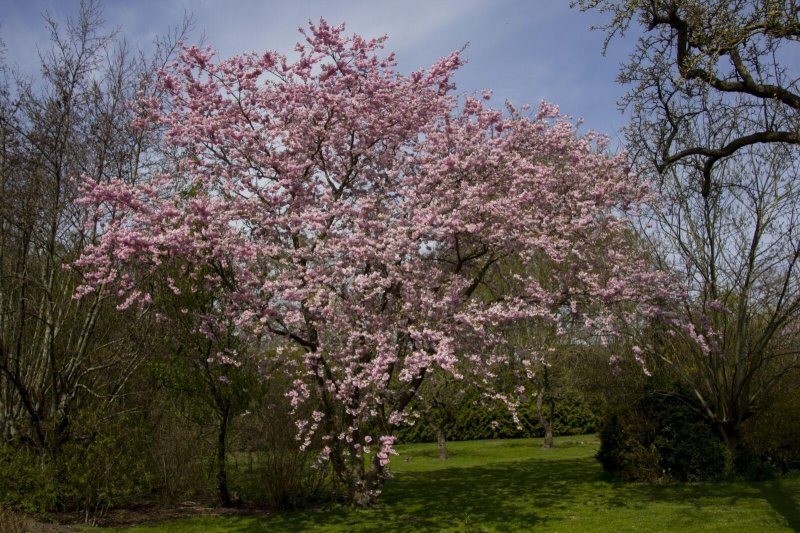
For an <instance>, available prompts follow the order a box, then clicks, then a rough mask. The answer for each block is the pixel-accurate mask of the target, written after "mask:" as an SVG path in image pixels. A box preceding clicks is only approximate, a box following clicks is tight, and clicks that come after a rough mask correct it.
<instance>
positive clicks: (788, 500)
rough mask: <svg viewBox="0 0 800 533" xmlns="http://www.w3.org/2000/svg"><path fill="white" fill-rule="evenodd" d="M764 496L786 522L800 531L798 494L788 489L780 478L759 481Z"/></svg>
mask: <svg viewBox="0 0 800 533" xmlns="http://www.w3.org/2000/svg"><path fill="white" fill-rule="evenodd" d="M759 489H760V492H761V495H762V497H763V498H764V499H765V500H766V501H767V502H768V503H769V504H770V506H771V507H772V508H773V509H774V510H775V512H776V513H778V514H779V515H781V516H782V517H783V518H785V519H786V523H787V524H788V525H789V527H790V528H792V529H793V530H795V531H800V507H799V506H798V505H797V496H798V495H797V494H793V493H791V492H789V491H787V490H786V488H785V487H783V485H782V484H781V483H780V481H779V480H772V481H770V482H765V483H759Z"/></svg>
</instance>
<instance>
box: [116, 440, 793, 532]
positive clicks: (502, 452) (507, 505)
mask: <svg viewBox="0 0 800 533" xmlns="http://www.w3.org/2000/svg"><path fill="white" fill-rule="evenodd" d="M557 446H558V447H557V448H556V449H554V450H543V449H542V448H541V447H540V441H539V440H538V439H531V440H528V439H524V440H495V441H473V442H460V443H458V442H456V443H451V444H450V446H449V449H450V452H451V454H452V458H451V459H449V460H447V461H442V460H439V459H438V458H437V450H436V446H435V445H434V444H419V445H407V446H401V447H400V456H399V457H395V458H394V459H393V461H392V468H393V470H394V472H395V473H396V476H395V478H394V479H393V480H391V481H390V482H389V483H388V484H387V486H386V489H385V491H384V494H383V495H382V497H381V499H380V502H379V503H378V505H377V506H376V507H374V508H370V509H353V508H349V507H344V506H337V507H332V508H327V509H324V510H317V511H304V512H299V511H298V512H289V513H282V514H276V515H273V516H259V517H246V516H225V517H221V516H219V517H217V516H204V517H197V518H191V519H183V520H177V521H172V522H169V523H164V524H154V525H149V526H146V527H144V526H143V527H136V528H129V529H124V530H121V531H126V532H129V533H134V532H142V533H144V532H150V533H153V532H174V533H182V532H195V531H203V532H237V533H245V532H260V531H376V532H382V533H388V532H401V531H476V532H477V531H498V532H499V531H530V530H532V529H534V528H535V529H536V530H541V531H581V532H583V531H726V532H727V531H731V532H735V531H741V532H748V533H749V532H754V531H792V530H797V529H800V477H798V476H791V477H789V478H785V479H781V480H775V481H767V482H761V483H747V482H722V483H703V484H692V485H668V486H651V485H644V484H625V483H619V482H615V481H612V480H609V479H608V478H607V476H606V475H605V474H604V473H603V471H602V469H601V468H600V465H599V464H598V463H597V461H596V460H595V459H594V454H595V453H596V451H597V441H596V440H595V439H594V437H567V438H561V439H558V440H557ZM118 531H119V530H118Z"/></svg>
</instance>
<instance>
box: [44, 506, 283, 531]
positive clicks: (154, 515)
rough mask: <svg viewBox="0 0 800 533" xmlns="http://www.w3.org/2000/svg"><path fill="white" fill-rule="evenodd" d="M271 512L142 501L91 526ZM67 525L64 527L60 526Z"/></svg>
mask: <svg viewBox="0 0 800 533" xmlns="http://www.w3.org/2000/svg"><path fill="white" fill-rule="evenodd" d="M268 514H270V512H269V511H265V510H264V509H258V508H253V507H249V506H239V507H230V508H226V507H213V506H211V505H209V504H203V503H198V502H183V503H180V504H177V505H164V504H143V505H138V506H135V507H128V508H125V509H112V510H110V511H107V512H105V513H104V514H102V515H101V516H97V517H95V518H93V519H90V520H89V521H88V522H89V523H90V524H91V525H94V526H99V527H130V526H136V525H141V524H148V523H151V522H166V521H169V520H176V519H179V518H190V517H193V516H231V515H233V516H235V515H247V516H265V515H268ZM55 518H56V520H57V521H58V522H59V523H61V524H65V525H77V524H85V523H86V516H85V515H84V514H83V513H59V514H58V515H56V516H55ZM60 527H64V526H60ZM64 531H72V530H71V529H64V530H60V531H56V530H54V531H52V532H51V531H49V530H42V533H62V532H64Z"/></svg>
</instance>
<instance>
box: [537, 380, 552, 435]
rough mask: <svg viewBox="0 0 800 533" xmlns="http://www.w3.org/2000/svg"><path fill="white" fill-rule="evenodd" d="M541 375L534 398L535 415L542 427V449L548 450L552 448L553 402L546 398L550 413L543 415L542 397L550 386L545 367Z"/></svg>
mask: <svg viewBox="0 0 800 533" xmlns="http://www.w3.org/2000/svg"><path fill="white" fill-rule="evenodd" d="M543 374H544V376H543V378H542V380H541V381H539V394H538V395H537V396H536V414H537V415H538V416H539V423H540V424H541V425H542V429H544V442H543V443H542V448H545V449H548V450H549V449H550V448H552V447H553V418H554V416H553V415H554V414H555V401H554V400H553V399H552V398H548V400H547V406H548V408H549V409H548V410H549V411H550V412H549V413H548V414H545V409H544V397H545V395H546V394H547V392H548V388H549V385H550V383H549V379H548V375H547V366H546V365H545V366H544V372H543Z"/></svg>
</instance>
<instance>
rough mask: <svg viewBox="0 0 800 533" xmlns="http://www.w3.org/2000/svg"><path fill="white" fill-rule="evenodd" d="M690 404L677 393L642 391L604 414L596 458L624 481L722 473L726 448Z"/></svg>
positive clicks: (726, 464) (712, 476)
mask: <svg viewBox="0 0 800 533" xmlns="http://www.w3.org/2000/svg"><path fill="white" fill-rule="evenodd" d="M693 407H694V406H692V405H690V404H688V403H686V402H685V401H684V400H683V399H682V398H681V397H680V396H678V395H676V394H672V393H664V392H659V391H655V390H648V391H645V392H644V393H643V394H642V395H641V397H640V398H639V400H638V401H637V402H634V403H633V404H628V405H625V406H619V407H617V408H616V410H613V411H611V412H609V413H608V414H607V415H606V416H605V418H604V420H603V423H602V426H601V429H600V441H601V445H600V451H599V452H598V455H597V458H598V460H599V461H600V462H601V463H602V465H603V468H604V469H605V470H606V471H607V472H610V473H612V474H614V475H616V476H618V477H619V478H621V479H624V480H626V481H655V480H658V479H672V480H676V481H702V480H711V479H719V478H721V477H724V476H726V475H727V473H728V472H730V470H731V464H730V463H731V461H730V458H729V455H728V451H727V449H726V448H725V446H724V444H723V443H722V442H721V440H720V439H719V437H718V436H717V435H716V434H715V432H714V431H713V429H712V428H711V427H710V426H709V424H708V423H707V422H706V421H705V419H703V418H702V417H701V416H700V415H699V414H698V412H697V411H696V410H695V409H694V408H693Z"/></svg>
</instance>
